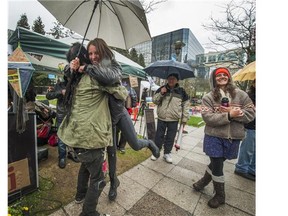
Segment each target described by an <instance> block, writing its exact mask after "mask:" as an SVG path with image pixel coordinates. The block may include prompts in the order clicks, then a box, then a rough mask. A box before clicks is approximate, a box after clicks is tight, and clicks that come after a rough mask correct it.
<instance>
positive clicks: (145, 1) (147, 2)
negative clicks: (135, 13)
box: [140, 0, 168, 14]
mask: <svg viewBox="0 0 288 216" xmlns="http://www.w3.org/2000/svg"><path fill="white" fill-rule="evenodd" d="M166 1H168V0H140V3H141V4H142V6H143V8H144V10H145V13H146V14H148V13H150V12H151V11H154V10H155V9H156V5H159V4H161V3H163V2H166Z"/></svg>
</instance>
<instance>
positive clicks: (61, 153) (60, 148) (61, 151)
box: [57, 116, 66, 160]
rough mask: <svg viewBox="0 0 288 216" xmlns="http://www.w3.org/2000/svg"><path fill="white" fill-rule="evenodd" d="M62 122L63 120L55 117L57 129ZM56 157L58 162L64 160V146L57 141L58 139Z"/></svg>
mask: <svg viewBox="0 0 288 216" xmlns="http://www.w3.org/2000/svg"><path fill="white" fill-rule="evenodd" d="M62 121H63V118H59V117H58V116H57V127H59V126H60V125H61V123H62ZM58 157H59V160H60V159H62V158H66V144H65V143H64V142H63V141H62V140H61V139H59V137H58Z"/></svg>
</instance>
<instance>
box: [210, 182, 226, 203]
mask: <svg viewBox="0 0 288 216" xmlns="http://www.w3.org/2000/svg"><path fill="white" fill-rule="evenodd" d="M213 185H214V190H215V191H216V194H215V195H214V197H213V198H212V199H210V200H209V202H208V205H209V206H210V207H211V208H218V207H219V206H220V205H221V204H224V203H225V190H224V182H216V181H214V180H213Z"/></svg>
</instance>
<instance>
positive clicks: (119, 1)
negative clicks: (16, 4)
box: [38, 0, 151, 49]
mask: <svg viewBox="0 0 288 216" xmlns="http://www.w3.org/2000/svg"><path fill="white" fill-rule="evenodd" d="M38 1H39V2H40V3H41V4H42V5H43V6H44V7H45V8H46V9H47V10H48V11H49V12H50V13H51V14H52V15H53V16H54V17H55V18H56V19H57V20H58V21H59V22H60V23H62V24H63V25H64V26H65V27H67V28H69V29H71V30H73V31H75V32H76V33H78V34H80V35H82V36H84V37H85V36H86V38H88V39H89V40H92V39H94V38H96V37H98V38H102V39H104V40H105V41H106V43H107V44H108V45H109V46H112V47H119V48H122V49H129V48H131V47H133V46H134V45H136V44H139V43H142V42H145V41H148V40H151V36H150V31H149V27H148V24H147V20H146V15H145V11H144V9H143V7H142V5H141V3H140V2H139V1H138V0H78V1H77V0H61V1H55V0H54V1H53V0H50V1H47V0H38ZM94 9H95V10H94ZM86 30H87V31H86Z"/></svg>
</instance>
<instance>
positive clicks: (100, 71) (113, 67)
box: [85, 59, 128, 125]
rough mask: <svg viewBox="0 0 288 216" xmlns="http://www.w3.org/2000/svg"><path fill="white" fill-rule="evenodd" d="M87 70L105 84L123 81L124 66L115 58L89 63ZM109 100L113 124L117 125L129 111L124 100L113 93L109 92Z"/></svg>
mask: <svg viewBox="0 0 288 216" xmlns="http://www.w3.org/2000/svg"><path fill="white" fill-rule="evenodd" d="M85 72H86V73H88V74H89V76H90V77H92V78H94V79H96V80H97V81H98V82H99V83H101V84H102V85H103V86H119V85H120V82H121V77H122V68H121V66H120V65H119V64H118V63H117V62H116V60H114V59H113V60H112V61H109V60H107V59H104V60H103V61H102V62H101V64H98V65H91V64H89V65H87V66H86V67H85ZM127 93H128V92H127ZM108 101H109V109H110V114H111V118H112V124H113V125H115V124H116V123H117V122H118V121H119V120H120V119H121V118H122V116H123V115H124V112H127V111H126V108H125V106H124V101H123V100H120V99H117V98H115V97H114V96H113V95H112V94H109V97H108Z"/></svg>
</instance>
